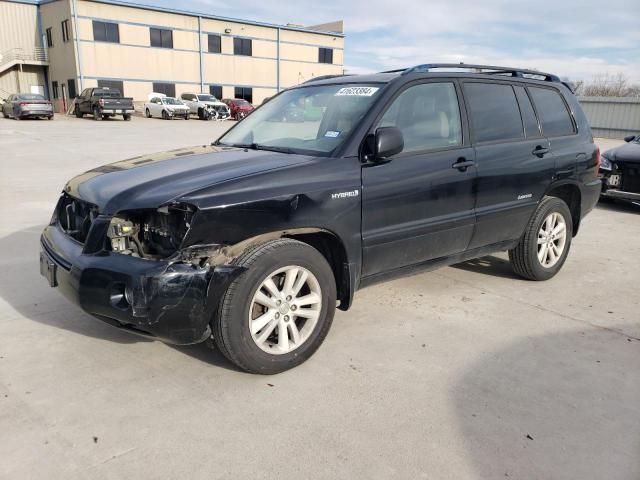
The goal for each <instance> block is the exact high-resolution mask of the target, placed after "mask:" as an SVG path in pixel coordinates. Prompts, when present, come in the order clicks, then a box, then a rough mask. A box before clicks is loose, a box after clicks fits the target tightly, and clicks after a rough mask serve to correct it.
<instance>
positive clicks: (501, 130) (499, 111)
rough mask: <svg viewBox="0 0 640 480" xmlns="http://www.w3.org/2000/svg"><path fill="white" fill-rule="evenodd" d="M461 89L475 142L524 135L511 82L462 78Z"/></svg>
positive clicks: (510, 138)
mask: <svg viewBox="0 0 640 480" xmlns="http://www.w3.org/2000/svg"><path fill="white" fill-rule="evenodd" d="M464 93H465V97H466V99H467V105H468V107H469V111H470V116H471V124H472V126H473V134H474V138H475V140H476V142H496V141H501V140H516V139H519V138H523V137H524V132H523V128H522V119H521V118H520V109H519V108H518V102H517V101H516V95H515V93H514V92H513V87H512V86H511V85H507V84H502V83H477V82H465V84H464Z"/></svg>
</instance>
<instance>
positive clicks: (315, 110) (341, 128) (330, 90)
mask: <svg viewBox="0 0 640 480" xmlns="http://www.w3.org/2000/svg"><path fill="white" fill-rule="evenodd" d="M381 87H382V85H377V86H376V85H354V84H350V85H344V84H342V85H318V86H309V87H303V88H295V89H292V90H286V91H284V92H282V93H281V94H280V95H278V96H276V97H274V98H272V99H271V100H269V102H267V103H265V104H263V105H262V106H261V107H260V108H258V109H257V110H254V111H253V112H252V113H251V115H249V116H248V117H247V118H245V119H244V120H243V121H241V122H240V123H238V124H237V125H236V126H235V127H234V128H233V129H231V130H230V131H229V132H228V133H226V134H225V135H223V136H222V137H221V138H220V140H219V142H218V143H219V144H222V145H229V146H242V147H246V148H256V149H264V150H276V151H284V152H288V153H303V154H304V153H307V154H315V155H325V156H326V155H329V154H330V153H331V152H332V151H333V150H335V149H336V148H337V147H338V146H339V145H341V144H342V143H343V142H344V140H345V139H346V138H347V136H348V135H349V133H350V132H351V131H352V130H353V129H354V128H355V127H356V126H357V125H358V123H359V122H360V120H361V119H362V117H363V116H364V114H365V113H367V111H368V110H369V108H370V107H371V105H372V104H373V102H374V100H375V98H376V97H377V96H378V95H379V93H380V90H381Z"/></svg>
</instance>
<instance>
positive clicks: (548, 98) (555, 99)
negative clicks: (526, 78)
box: [529, 87, 576, 137]
mask: <svg viewBox="0 0 640 480" xmlns="http://www.w3.org/2000/svg"><path fill="white" fill-rule="evenodd" d="M529 92H530V93H531V98H533V103H534V105H535V106H536V111H537V112H538V115H539V116H540V123H541V124H542V132H543V133H544V134H545V135H546V136H547V137H560V136H563V135H572V134H574V133H576V130H575V127H574V126H573V121H572V120H571V116H570V114H569V110H567V105H566V104H565V103H564V100H562V97H561V96H560V93H558V92H557V91H556V90H552V89H550V88H540V87H529Z"/></svg>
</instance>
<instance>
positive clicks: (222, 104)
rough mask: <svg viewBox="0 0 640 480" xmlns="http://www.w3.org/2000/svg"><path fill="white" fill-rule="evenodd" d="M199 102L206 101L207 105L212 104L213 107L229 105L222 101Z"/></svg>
mask: <svg viewBox="0 0 640 480" xmlns="http://www.w3.org/2000/svg"><path fill="white" fill-rule="evenodd" d="M199 103H204V104H205V105H211V106H212V107H226V106H227V104H226V103H222V102H199Z"/></svg>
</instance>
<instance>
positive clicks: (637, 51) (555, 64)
mask: <svg viewBox="0 0 640 480" xmlns="http://www.w3.org/2000/svg"><path fill="white" fill-rule="evenodd" d="M148 1H151V2H153V3H156V4H157V3H161V4H164V5H167V6H169V5H171V4H172V3H173V2H170V1H169V0H155V1H154V0H148ZM181 8H187V9H192V10H198V11H205V12H208V13H212V14H217V15H222V16H231V17H237V18H248V19H253V20H260V21H267V22H273V23H280V24H284V23H287V22H293V23H299V24H303V25H311V24H316V23H324V22H327V21H332V20H337V19H343V20H344V21H345V29H346V42H345V43H346V48H345V59H346V60H345V61H346V66H345V68H346V69H347V70H349V71H352V72H354V73H357V72H364V71H377V70H382V69H389V68H394V67H403V66H406V65H414V64H417V63H425V62H443V61H446V62H460V61H464V62H467V63H471V62H476V63H488V64H504V65H509V66H518V67H535V68H538V69H541V70H546V71H551V72H553V73H556V74H558V75H560V76H568V77H571V78H572V79H576V80H577V79H589V78H592V77H594V76H597V75H600V74H602V73H610V74H615V73H618V72H622V73H624V74H626V75H627V76H629V77H630V78H631V79H632V81H634V82H638V83H640V28H639V27H638V19H640V1H638V0H608V1H607V2H606V3H603V2H596V1H595V0H582V1H581V0H562V1H557V0H537V1H535V2H534V1H527V2H523V1H518V0H484V1H482V2H479V1H477V0H456V1H451V0H428V1H427V0H397V1H389V0H351V1H345V0H322V1H318V0H297V1H296V2H283V1H279V0H244V1H242V2H228V1H226V0H225V1H222V0H187V1H185V2H183V4H182V5H181Z"/></svg>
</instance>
